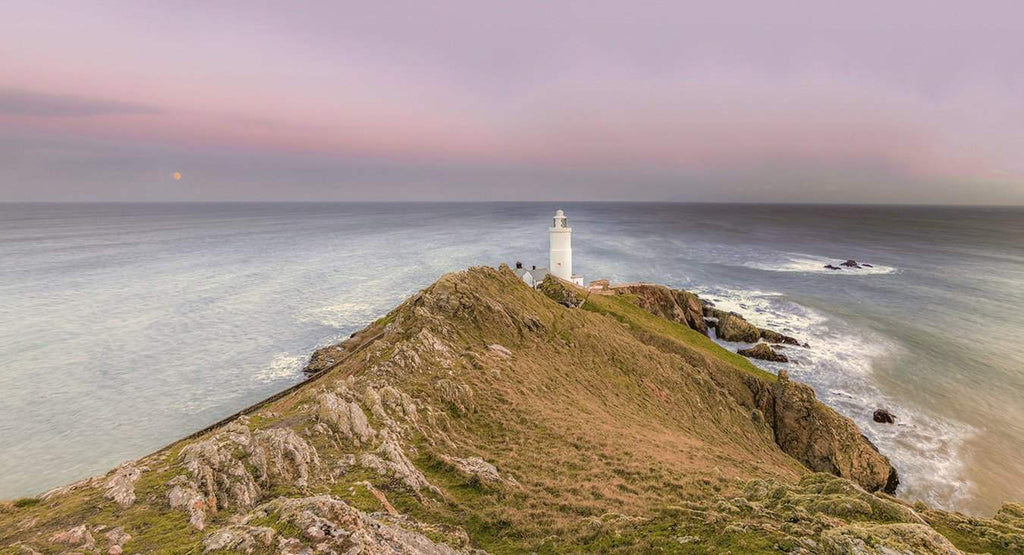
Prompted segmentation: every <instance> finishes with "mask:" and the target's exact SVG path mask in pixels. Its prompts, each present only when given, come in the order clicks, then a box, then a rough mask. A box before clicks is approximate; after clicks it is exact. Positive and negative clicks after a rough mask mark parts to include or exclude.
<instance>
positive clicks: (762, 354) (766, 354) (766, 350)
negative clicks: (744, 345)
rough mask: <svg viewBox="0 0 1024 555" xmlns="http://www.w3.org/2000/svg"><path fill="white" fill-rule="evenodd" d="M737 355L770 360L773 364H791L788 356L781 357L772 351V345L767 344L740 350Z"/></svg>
mask: <svg viewBox="0 0 1024 555" xmlns="http://www.w3.org/2000/svg"><path fill="white" fill-rule="evenodd" d="M736 352H737V353H739V354H741V355H743V356H745V357H749V358H756V359H759V360H770V361H772V362H789V358H788V357H787V356H786V355H781V354H779V353H776V352H775V349H772V347H771V345H769V344H767V343H758V344H757V345H754V346H753V347H751V348H749V349H740V350H739V351H736Z"/></svg>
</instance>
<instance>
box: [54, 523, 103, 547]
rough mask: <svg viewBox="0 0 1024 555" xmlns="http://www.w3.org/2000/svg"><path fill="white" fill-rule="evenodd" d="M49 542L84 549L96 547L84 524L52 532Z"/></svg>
mask: <svg viewBox="0 0 1024 555" xmlns="http://www.w3.org/2000/svg"><path fill="white" fill-rule="evenodd" d="M50 542H51V543H56V544H60V545H66V546H69V547H75V548H79V549H85V550H91V549H93V548H94V547H96V540H95V539H94V538H93V537H92V534H91V533H89V530H88V528H86V527H85V525H84V524H82V525H80V526H75V527H74V528H71V529H68V530H65V531H63V532H59V533H57V534H54V535H53V536H51V537H50Z"/></svg>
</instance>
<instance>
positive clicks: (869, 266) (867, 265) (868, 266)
mask: <svg viewBox="0 0 1024 555" xmlns="http://www.w3.org/2000/svg"><path fill="white" fill-rule="evenodd" d="M861 266H862V267H864V268H874V266H872V265H871V264H861Z"/></svg>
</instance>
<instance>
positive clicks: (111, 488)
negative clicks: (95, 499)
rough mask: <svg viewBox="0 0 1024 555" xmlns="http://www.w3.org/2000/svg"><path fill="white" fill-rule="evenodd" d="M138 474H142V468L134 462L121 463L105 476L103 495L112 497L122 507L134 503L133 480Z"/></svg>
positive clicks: (137, 477)
mask: <svg viewBox="0 0 1024 555" xmlns="http://www.w3.org/2000/svg"><path fill="white" fill-rule="evenodd" d="M139 476H142V470H141V469H139V468H137V467H136V466H135V463H134V462H128V463H124V464H122V465H121V466H119V467H117V468H116V469H114V472H113V473H112V474H111V475H110V476H109V477H108V478H107V482H106V484H105V485H104V492H103V496H104V497H106V498H107V499H113V500H114V501H116V502H117V504H118V505H120V506H122V507H130V506H132V503H135V482H137V481H138V480H139Z"/></svg>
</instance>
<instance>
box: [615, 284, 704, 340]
mask: <svg viewBox="0 0 1024 555" xmlns="http://www.w3.org/2000/svg"><path fill="white" fill-rule="evenodd" d="M614 289H615V291H617V292H618V293H620V294H629V295H634V297H635V298H634V301H635V302H636V304H637V305H638V306H640V307H641V308H643V309H644V310H646V311H648V312H650V313H652V314H656V315H658V316H661V317H662V318H665V319H667V320H672V321H673V322H678V323H680V324H683V325H686V326H689V327H690V328H691V329H694V330H696V331H699V332H700V333H703V334H704V335H707V334H708V326H707V323H705V321H704V307H703V306H702V305H701V302H700V299H699V298H698V297H697V295H694V294H693V293H690V292H689V291H682V290H677V289H670V288H668V287H665V286H664V285H655V284H649V283H640V284H630V285H618V286H616V287H615V288H614Z"/></svg>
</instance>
